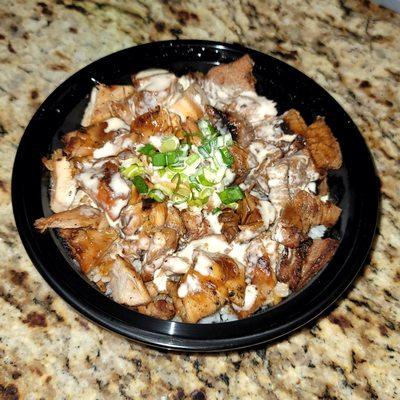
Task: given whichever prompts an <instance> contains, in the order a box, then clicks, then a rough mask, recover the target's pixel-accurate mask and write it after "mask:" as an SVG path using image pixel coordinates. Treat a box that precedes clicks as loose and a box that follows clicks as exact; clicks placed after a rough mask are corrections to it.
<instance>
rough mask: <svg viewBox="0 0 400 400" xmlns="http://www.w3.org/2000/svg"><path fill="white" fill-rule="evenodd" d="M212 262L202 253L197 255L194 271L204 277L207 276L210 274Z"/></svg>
mask: <svg viewBox="0 0 400 400" xmlns="http://www.w3.org/2000/svg"><path fill="white" fill-rule="evenodd" d="M213 264H214V261H213V260H212V259H211V258H209V257H207V256H206V255H205V254H204V253H201V252H200V253H199V255H198V256H197V260H196V264H195V265H194V270H195V271H197V272H198V273H200V274H201V275H204V276H209V275H211V274H212V266H213Z"/></svg>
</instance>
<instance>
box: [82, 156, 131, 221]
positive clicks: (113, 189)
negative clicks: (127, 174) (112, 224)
mask: <svg viewBox="0 0 400 400" xmlns="http://www.w3.org/2000/svg"><path fill="white" fill-rule="evenodd" d="M76 179H77V181H78V182H79V183H80V185H81V186H82V188H83V189H84V190H85V192H86V193H87V194H88V195H89V196H90V197H91V198H92V199H93V200H94V201H95V202H96V203H97V205H98V206H99V207H100V208H102V209H103V210H104V211H105V212H106V213H107V215H108V216H109V217H110V218H111V219H112V220H113V221H115V220H116V219H117V218H118V216H119V215H120V213H121V210H122V209H123V208H124V207H125V206H126V205H127V204H128V202H129V200H130V193H131V192H130V188H129V186H128V184H127V183H126V182H125V180H124V179H123V178H122V176H121V174H120V173H119V170H118V165H117V164H116V163H114V162H113V161H107V162H105V163H98V164H95V165H93V167H92V168H89V169H85V170H84V171H83V172H82V173H80V174H79V175H77V176H76Z"/></svg>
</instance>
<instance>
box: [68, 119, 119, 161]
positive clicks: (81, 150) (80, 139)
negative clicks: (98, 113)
mask: <svg viewBox="0 0 400 400" xmlns="http://www.w3.org/2000/svg"><path fill="white" fill-rule="evenodd" d="M107 126H108V125H107V123H106V122H99V123H98V124H95V125H91V126H88V127H87V128H82V129H80V130H78V131H73V132H70V133H67V134H66V135H65V136H64V137H63V142H64V144H65V146H64V152H65V153H66V154H67V156H68V157H69V158H76V159H80V158H83V157H91V156H92V155H93V151H94V150H95V149H98V148H99V147H102V146H103V145H104V144H105V143H106V142H108V141H109V140H112V139H113V138H114V136H115V132H113V131H109V132H108V131H107V132H106V130H107Z"/></svg>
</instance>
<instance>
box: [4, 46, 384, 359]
mask: <svg viewBox="0 0 400 400" xmlns="http://www.w3.org/2000/svg"><path fill="white" fill-rule="evenodd" d="M176 46H183V47H186V48H189V47H195V48H199V47H206V48H214V49H219V50H221V51H231V52H232V51H233V52H235V53H237V54H246V53H247V54H250V56H252V57H253V58H259V59H260V58H265V57H266V58H268V59H269V60H270V61H271V60H273V62H275V63H277V64H278V65H279V66H280V67H281V68H283V66H284V68H286V69H288V70H290V71H291V72H292V73H295V74H301V76H302V79H306V80H308V83H309V84H310V85H311V83H312V85H314V86H315V85H316V86H317V87H318V88H319V89H320V90H321V91H322V92H321V93H323V95H324V96H328V97H329V99H330V101H331V102H333V103H334V104H335V106H336V107H337V108H338V110H340V111H341V112H342V113H344V115H345V116H346V117H347V119H348V120H349V129H350V130H352V131H354V132H355V134H356V135H358V137H357V138H356V139H357V141H358V142H359V144H361V147H362V149H361V150H362V154H363V157H364V159H365V160H367V163H366V165H365V166H364V167H363V171H364V173H365V175H366V177H367V178H368V179H366V182H367V183H368V187H367V188H364V191H363V192H362V193H360V194H359V195H358V202H359V204H358V205H359V206H360V209H359V210H358V215H359V216H360V215H361V217H362V216H364V218H363V219H360V218H359V219H358V220H356V222H357V226H356V227H355V228H354V229H355V230H356V233H357V236H356V237H355V238H354V240H353V246H352V248H351V249H350V250H349V251H348V253H347V254H346V255H344V256H343V257H344V259H342V262H341V268H340V269H338V272H337V274H336V275H335V277H334V278H335V279H333V280H332V282H327V286H326V287H324V288H319V290H317V291H315V283H314V282H315V281H316V282H317V283H318V280H320V275H317V277H315V278H313V280H312V282H310V283H308V284H307V286H306V287H305V288H304V289H303V290H301V291H299V292H298V293H296V294H294V295H293V296H291V297H290V299H288V300H287V301H285V302H283V303H281V304H279V305H278V306H277V307H276V308H275V307H274V308H275V310H276V309H278V308H279V307H280V310H281V311H282V312H286V311H289V310H288V304H289V305H290V307H289V308H293V300H294V299H296V301H297V302H298V303H299V304H300V303H301V302H302V303H303V304H306V305H307V306H308V307H309V308H307V309H306V311H304V310H298V309H295V310H296V311H295V312H294V313H293V310H292V314H291V318H290V319H289V320H286V321H285V322H284V323H283V324H280V325H278V326H274V325H273V324H272V326H269V327H268V329H260V330H258V331H257V330H253V331H252V329H251V326H250V325H249V324H252V326H260V325H262V324H265V323H266V322H271V318H270V319H269V320H268V319H266V318H265V314H267V312H270V311H271V309H268V310H267V312H264V313H261V314H256V315H253V316H251V317H249V318H246V319H243V320H239V321H232V322H221V323H218V324H185V323H180V322H174V321H162V320H158V319H155V318H152V317H148V316H144V315H142V314H138V313H136V312H134V311H129V312H132V313H133V314H134V315H133V316H134V317H135V318H134V319H132V320H130V321H129V322H127V321H126V320H124V319H121V318H119V317H120V316H121V314H119V316H116V315H113V314H112V313H111V314H109V313H105V311H104V308H101V307H102V306H104V307H106V306H107V307H108V306H109V305H108V304H107V301H101V300H100V299H98V298H97V301H98V303H97V304H93V303H92V302H90V301H88V300H87V299H86V298H85V299H83V298H82V293H77V292H76V291H75V290H74V288H72V287H71V286H68V284H67V283H66V282H60V281H59V280H58V279H57V278H56V277H55V276H54V274H53V273H52V271H51V269H49V268H48V266H47V264H48V262H47V261H46V254H45V252H44V251H43V250H44V249H40V248H39V247H38V244H37V243H36V240H35V235H34V234H33V233H32V229H31V228H32V227H30V226H28V224H29V223H30V222H29V221H30V219H29V218H28V214H27V200H28V199H27V197H26V194H25V192H24V184H23V180H22V177H23V176H24V174H25V173H26V171H25V170H24V169H23V163H24V159H23V158H24V156H25V153H26V149H27V146H29V141H30V140H31V136H32V132H33V130H34V127H35V121H37V120H40V118H43V115H44V116H45V115H46V110H47V109H48V108H51V105H52V104H53V103H54V102H56V101H57V100H58V99H59V97H60V95H61V94H62V93H63V92H64V91H65V90H67V88H68V87H69V86H70V85H72V84H73V82H74V81H76V80H77V79H78V78H79V77H81V76H84V75H85V74H86V73H87V72H88V71H90V70H91V69H93V68H94V67H96V65H101V64H102V63H104V62H105V61H106V60H110V59H112V58H114V57H117V56H123V55H124V54H128V53H129V52H140V51H141V50H142V49H144V50H146V49H153V50H154V49H159V48H164V49H167V48H174V47H176ZM361 150H360V151H361ZM11 186H12V205H13V212H14V217H15V222H16V226H17V229H18V232H19V235H20V237H21V240H22V243H23V245H24V247H25V249H26V251H27V253H28V255H29V257H30V259H31V260H32V262H33V264H34V265H35V267H36V269H37V270H38V271H39V273H40V274H41V275H42V277H43V278H44V279H45V281H46V282H47V283H48V284H49V285H50V286H51V288H52V289H53V290H54V291H55V292H56V293H57V294H58V295H60V296H61V297H62V298H63V299H64V300H65V301H66V302H67V303H68V304H69V305H70V306H72V307H73V308H74V309H75V310H76V311H78V312H79V313H80V314H82V315H83V316H85V317H86V318H88V319H90V320H91V321H93V322H95V323H97V324H99V325H101V326H102V327H104V328H106V329H108V330H110V331H113V332H116V333H119V334H121V335H123V336H125V337H127V338H129V339H132V340H135V341H139V342H141V343H144V344H147V345H150V346H152V347H157V348H163V349H168V350H184V351H208V352H209V351H221V350H233V349H242V348H246V347H249V346H254V345H259V344H262V343H266V342H269V341H272V340H276V339H278V338H280V337H282V336H285V335H287V334H289V333H291V332H293V331H294V330H297V329H299V328H300V327H302V326H304V325H305V324H307V323H309V322H310V321H311V320H313V319H315V318H317V317H318V316H319V315H320V314H321V313H323V312H324V311H325V310H326V309H327V308H328V307H329V306H331V305H332V304H333V303H335V302H336V301H337V300H338V298H339V297H340V296H341V295H342V294H343V293H344V292H345V291H346V289H347V288H348V287H349V286H350V285H351V284H352V282H353V281H354V279H355V278H356V276H357V274H358V273H359V271H360V269H361V268H362V266H363V264H364V262H365V259H366V257H367V255H368V253H369V250H370V247H371V244H372V241H373V237H374V233H375V229H376V225H377V219H378V210H379V192H380V191H379V179H378V177H377V176H376V172H375V167H374V161H373V159H372V157H371V154H370V151H369V149H368V147H367V146H366V143H365V141H364V139H363V137H362V136H361V134H360V133H359V131H358V129H357V127H356V126H355V125H354V123H353V122H352V120H351V118H350V117H349V116H348V114H347V113H346V112H345V111H344V110H343V108H342V107H341V106H340V105H339V103H337V102H336V101H335V100H334V99H333V98H332V96H331V95H330V94H329V93H328V92H327V91H326V90H325V89H323V88H322V87H321V86H320V85H318V84H317V83H316V82H314V81H313V80H312V79H310V78H309V77H307V76H306V75H305V74H303V73H302V72H300V71H298V70H297V69H295V68H294V67H291V66H290V65H288V64H286V63H284V62H282V61H280V60H278V59H276V58H274V57H272V56H270V55H267V54H264V53H261V52H259V51H256V50H253V49H250V48H247V47H244V46H242V45H239V44H228V43H223V42H215V41H205V40H174V41H172V40H168V41H160V42H152V43H146V44H141V45H138V46H132V47H130V48H127V49H123V50H120V51H118V52H115V53H112V54H109V55H107V56H105V57H102V58H100V59H98V60H96V61H94V62H92V63H90V64H88V65H87V66H85V67H84V68H82V69H80V70H79V71H77V72H75V73H74V74H73V75H71V76H70V77H69V78H67V79H66V80H65V81H64V82H63V83H61V84H60V85H59V86H58V87H57V88H56V89H55V90H54V91H53V92H52V93H51V94H50V95H49V96H48V97H47V99H46V100H45V101H44V102H43V103H42V104H41V106H39V108H38V110H37V111H36V113H35V114H34V116H33V117H32V119H31V121H30V122H29V124H28V126H27V128H26V129H25V132H24V134H23V136H22V138H21V141H20V144H19V146H18V150H17V154H16V156H15V160H14V165H13V172H12V184H11ZM366 195H368V199H367V198H366V197H365V196H366ZM335 256H336V254H335ZM335 256H334V257H333V259H332V260H331V261H330V263H329V264H331V263H335V262H336V261H335V260H336V257H335ZM324 269H326V267H324ZM324 269H323V270H324ZM323 270H322V271H321V272H323ZM313 283H314V290H310V288H312V287H313ZM88 288H90V286H89V285H88ZM99 294H100V293H99ZM100 295H101V296H102V297H103V298H104V299H107V300H108V301H110V302H112V303H113V304H114V305H115V304H117V303H115V302H114V301H113V300H111V299H108V298H107V297H106V296H104V295H103V294H100ZM114 307H116V308H118V307H122V308H123V309H125V310H126V307H124V306H121V305H118V304H117V306H114ZM272 311H274V310H272ZM125 312H126V311H125ZM274 312H275V317H276V316H277V315H278V314H277V313H276V311H274ZM132 324H134V325H132ZM160 326H162V329H161V328H160ZM249 326H250V328H249ZM218 328H220V329H221V330H219V329H218ZM224 328H229V332H225V335H224V333H223V332H222V333H221V331H222V329H224ZM160 329H161V331H160ZM200 331H203V335H202V336H203V337H202V338H201V339H199V338H198V337H199V336H198V335H200ZM218 331H219V332H218ZM243 331H246V332H247V333H246V334H244V335H242V334H241V333H240V332H243ZM193 332H195V333H196V334H194V333H193ZM207 332H208V333H209V334H210V335H215V334H217V332H218V334H217V337H214V338H212V339H207V338H204V335H205V333H207ZM196 335H197V336H196ZM200 336H201V335H200ZM196 337H197V338H196Z"/></svg>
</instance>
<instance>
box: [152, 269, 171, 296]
mask: <svg viewBox="0 0 400 400" xmlns="http://www.w3.org/2000/svg"><path fill="white" fill-rule="evenodd" d="M167 282H168V276H167V275H166V274H165V272H164V271H163V270H161V269H157V270H156V271H155V272H154V278H153V283H154V284H155V285H156V287H157V290H158V292H159V293H161V292H166V291H167Z"/></svg>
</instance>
